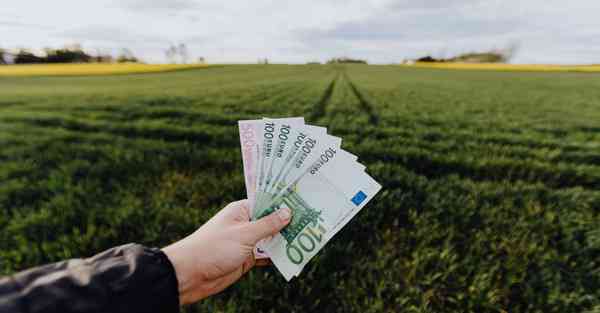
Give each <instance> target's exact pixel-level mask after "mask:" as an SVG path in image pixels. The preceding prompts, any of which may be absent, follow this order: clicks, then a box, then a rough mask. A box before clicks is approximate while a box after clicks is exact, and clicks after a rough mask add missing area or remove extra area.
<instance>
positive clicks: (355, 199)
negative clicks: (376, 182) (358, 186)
mask: <svg viewBox="0 0 600 313" xmlns="http://www.w3.org/2000/svg"><path fill="white" fill-rule="evenodd" d="M366 198H367V195H366V194H365V193H364V192H362V191H360V190H359V191H358V192H357V193H356V194H355V195H354V197H352V203H354V204H355V205H360V204H361V203H362V202H363V201H365V199H366Z"/></svg>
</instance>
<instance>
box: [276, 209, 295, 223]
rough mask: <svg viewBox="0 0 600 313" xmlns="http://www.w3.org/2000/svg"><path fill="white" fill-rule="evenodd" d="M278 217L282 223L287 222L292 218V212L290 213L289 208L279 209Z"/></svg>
mask: <svg viewBox="0 0 600 313" xmlns="http://www.w3.org/2000/svg"><path fill="white" fill-rule="evenodd" d="M277 215H279V218H280V219H281V220H282V221H287V220H289V219H290V217H291V216H292V211H290V209H289V208H283V209H279V210H277Z"/></svg>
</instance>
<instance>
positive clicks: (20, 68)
mask: <svg viewBox="0 0 600 313" xmlns="http://www.w3.org/2000/svg"><path fill="white" fill-rule="evenodd" d="M206 66H207V65H204V64H142V63H110V64H102V63H89V64H20V65H3V66H0V77H2V76H8V77H14V76H21V77H28V76H90V75H115V74H135V73H138V74H139V73H157V72H168V71H175V70H182V69H193V68H202V67H206Z"/></svg>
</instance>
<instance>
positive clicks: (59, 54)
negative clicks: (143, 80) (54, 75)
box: [0, 45, 140, 64]
mask: <svg viewBox="0 0 600 313" xmlns="http://www.w3.org/2000/svg"><path fill="white" fill-rule="evenodd" d="M113 62H118V63H125V62H140V60H139V59H138V58H137V57H136V56H135V55H134V54H133V52H131V50H129V49H122V50H121V52H120V53H119V54H118V55H117V56H116V57H114V56H112V55H110V54H102V53H98V54H96V55H93V54H90V53H88V52H85V51H84V50H83V49H82V47H81V46H80V45H72V46H66V47H64V48H59V49H53V48H45V49H44V50H43V53H41V54H36V53H34V52H32V51H31V50H29V49H24V48H20V49H17V50H14V51H9V50H6V49H2V48H0V64H43V63H113Z"/></svg>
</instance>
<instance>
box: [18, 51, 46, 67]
mask: <svg viewBox="0 0 600 313" xmlns="http://www.w3.org/2000/svg"><path fill="white" fill-rule="evenodd" d="M14 63H15V64H36V63H44V58H42V57H39V56H37V55H35V54H33V53H32V52H30V51H29V50H26V49H19V50H18V51H17V53H16V54H15V58H14Z"/></svg>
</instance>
